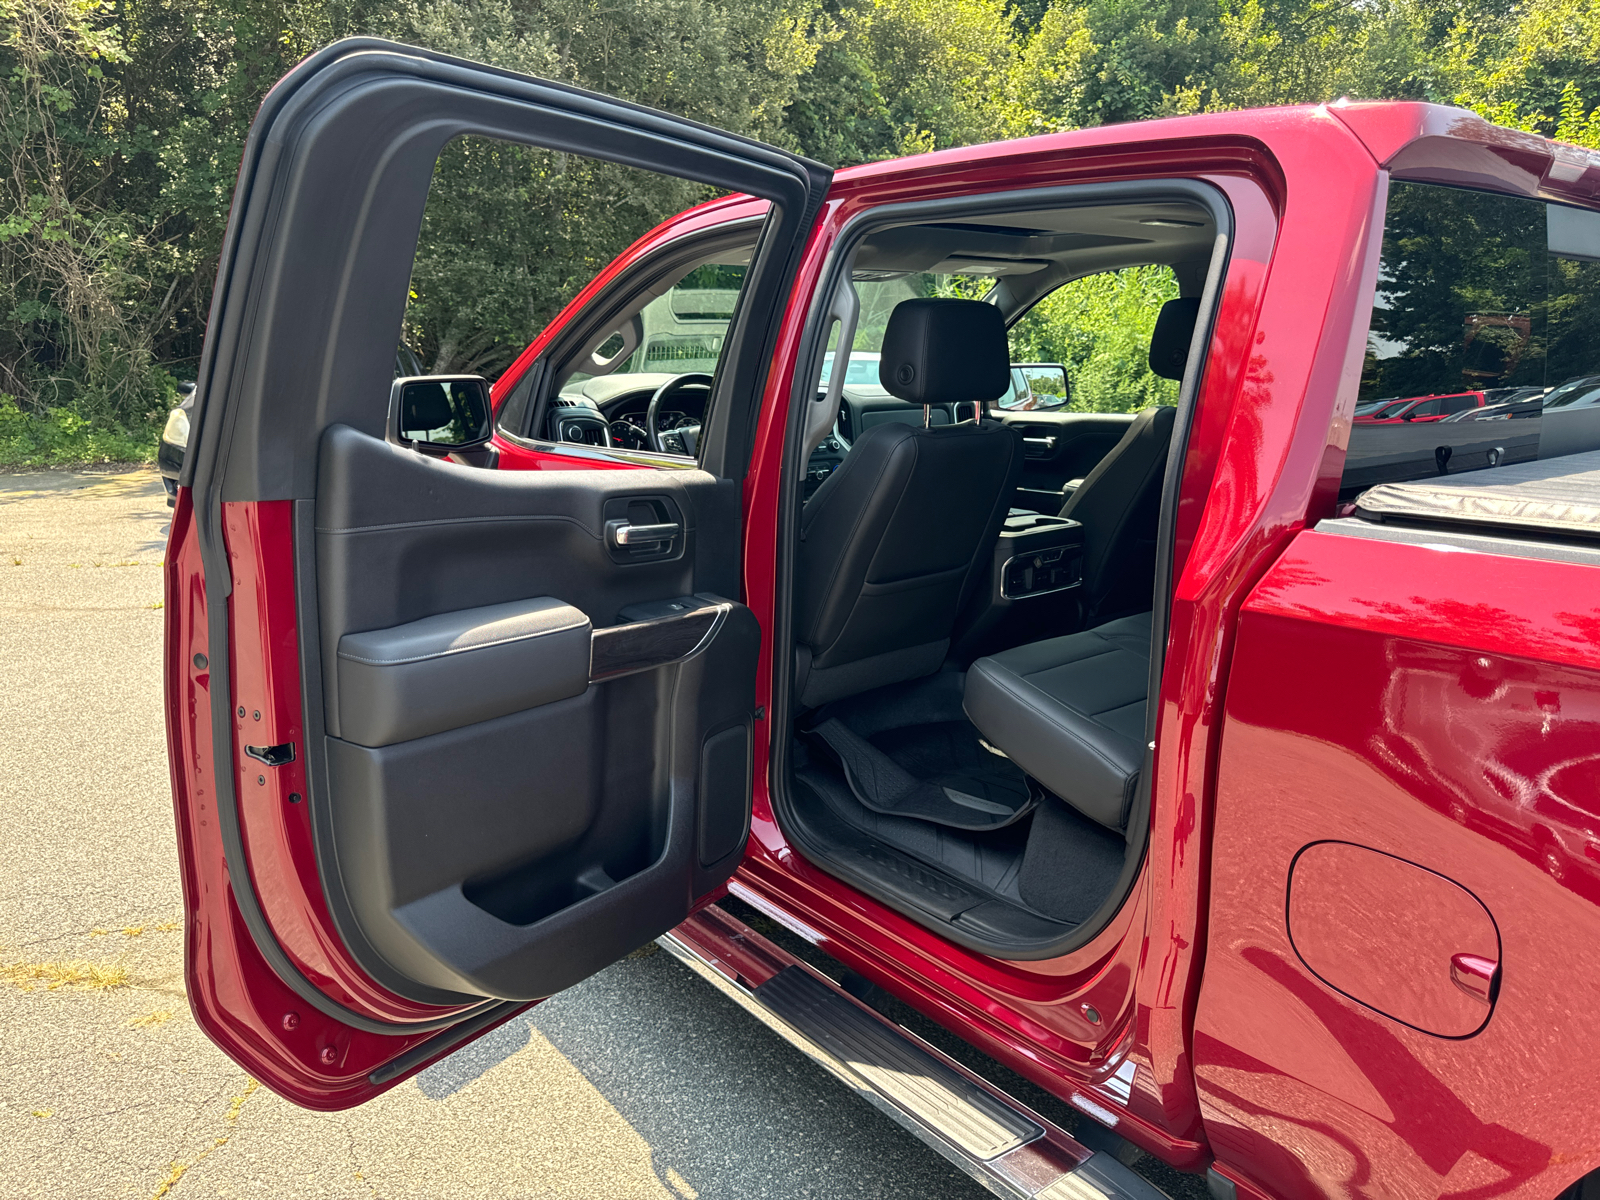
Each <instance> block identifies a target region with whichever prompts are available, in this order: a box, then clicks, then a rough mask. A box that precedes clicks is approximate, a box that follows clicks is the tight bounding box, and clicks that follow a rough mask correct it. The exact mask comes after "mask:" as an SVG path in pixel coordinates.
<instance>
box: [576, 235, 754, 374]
mask: <svg viewBox="0 0 1600 1200" xmlns="http://www.w3.org/2000/svg"><path fill="white" fill-rule="evenodd" d="M741 257H748V252H747V251H746V252H744V254H743V255H741ZM747 269H748V268H747V267H746V266H745V264H744V263H737V262H709V263H702V264H701V265H700V266H698V267H696V268H695V269H694V270H692V271H690V272H689V273H688V274H687V275H685V276H684V277H683V278H682V279H680V280H678V282H677V283H675V284H673V285H672V287H671V288H669V289H668V290H667V291H666V292H664V293H663V294H662V295H660V296H657V297H656V298H655V299H653V300H651V301H650V303H648V304H646V305H645V306H644V307H643V308H642V309H640V310H639V314H638V316H637V317H636V318H635V319H634V320H633V321H632V322H630V324H629V325H627V326H624V327H622V328H620V329H618V330H617V331H616V332H615V333H613V334H612V335H611V336H610V337H609V338H607V339H606V340H605V341H604V342H602V343H601V344H600V345H599V346H598V347H596V349H595V351H594V353H593V355H592V356H590V357H589V358H588V359H587V360H586V365H588V366H592V367H594V368H596V369H592V370H581V371H574V372H573V373H572V374H571V375H569V376H568V377H567V380H566V383H565V385H564V386H566V387H571V386H572V385H574V384H578V383H583V382H584V381H585V380H589V379H593V378H594V377H595V376H597V375H635V374H647V373H656V374H665V375H683V374H686V373H687V372H690V371H703V372H705V373H706V374H708V375H709V374H712V373H714V372H715V371H716V369H717V360H718V359H719V358H720V357H721V356H722V347H723V343H724V342H725V341H726V340H727V335H728V326H729V324H731V323H732V321H733V310H734V307H735V306H736V305H737V303H738V301H739V289H740V288H741V287H743V286H744V277H745V272H746V270H747ZM631 339H637V342H636V344H635V345H634V346H633V348H632V349H631V350H629V341H630V340H631ZM619 356H620V357H619Z"/></svg>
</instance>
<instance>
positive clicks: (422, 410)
mask: <svg viewBox="0 0 1600 1200" xmlns="http://www.w3.org/2000/svg"><path fill="white" fill-rule="evenodd" d="M401 395H402V396H403V397H404V398H405V399H404V403H405V411H404V412H403V413H401V414H400V428H401V429H409V430H412V431H413V432H421V431H424V430H430V429H443V428H444V427H445V426H446V425H448V424H450V422H451V421H453V420H454V419H455V413H453V412H451V411H450V399H449V397H447V396H446V395H445V394H444V384H442V383H421V384H418V383H413V384H410V385H409V386H407V387H406V389H405V391H404V392H402V393H401Z"/></svg>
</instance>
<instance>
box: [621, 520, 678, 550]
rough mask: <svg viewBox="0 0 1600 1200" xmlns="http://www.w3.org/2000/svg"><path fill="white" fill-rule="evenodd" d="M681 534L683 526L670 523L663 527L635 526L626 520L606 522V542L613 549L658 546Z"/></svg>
mask: <svg viewBox="0 0 1600 1200" xmlns="http://www.w3.org/2000/svg"><path fill="white" fill-rule="evenodd" d="M682 532H683V526H682V525H678V524H675V523H672V522H668V523H667V524H664V525H635V524H633V523H632V522H631V521H628V520H615V521H607V522H606V541H607V542H609V543H610V544H611V546H612V547H613V548H616V547H620V546H645V545H659V544H660V543H662V542H670V541H672V540H673V539H674V538H675V537H677V536H678V535H679V534H680V533H682Z"/></svg>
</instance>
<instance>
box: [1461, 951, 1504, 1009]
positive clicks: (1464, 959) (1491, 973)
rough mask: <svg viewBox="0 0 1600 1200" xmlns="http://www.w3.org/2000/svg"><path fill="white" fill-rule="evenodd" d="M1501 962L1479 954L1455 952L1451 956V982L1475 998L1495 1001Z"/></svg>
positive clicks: (1490, 1001) (1487, 1001) (1489, 1002)
mask: <svg viewBox="0 0 1600 1200" xmlns="http://www.w3.org/2000/svg"><path fill="white" fill-rule="evenodd" d="M1499 974H1500V964H1499V963H1497V962H1495V961H1494V959H1492V958H1484V957H1482V956H1481V955H1477V954H1455V955H1452V956H1451V958H1450V982H1451V983H1453V984H1455V985H1456V986H1457V987H1458V988H1460V989H1461V990H1462V991H1463V992H1465V993H1466V994H1467V995H1469V996H1471V997H1472V998H1473V999H1475V1000H1482V1001H1483V1002H1484V1003H1485V1004H1493V1003H1494V993H1495V983H1496V981H1497V980H1496V977H1497V976H1498V975H1499Z"/></svg>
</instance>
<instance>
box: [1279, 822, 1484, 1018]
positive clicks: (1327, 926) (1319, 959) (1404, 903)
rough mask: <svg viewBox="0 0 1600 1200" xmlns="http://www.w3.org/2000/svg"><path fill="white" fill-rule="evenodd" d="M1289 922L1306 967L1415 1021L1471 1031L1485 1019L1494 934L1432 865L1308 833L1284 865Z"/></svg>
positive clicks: (1464, 894) (1355, 996)
mask: <svg viewBox="0 0 1600 1200" xmlns="http://www.w3.org/2000/svg"><path fill="white" fill-rule="evenodd" d="M1288 928H1289V941H1290V943H1291V944H1292V945H1293V946H1294V950H1295V953H1296V954H1298V955H1299V956H1300V961H1301V962H1303V963H1304V964H1305V965H1306V969H1307V970H1309V971H1310V972H1311V973H1312V974H1313V975H1315V976H1316V977H1317V978H1318V979H1320V980H1322V982H1323V983H1325V984H1327V985H1328V986H1329V987H1331V988H1333V989H1334V990H1335V991H1338V992H1343V993H1344V994H1345V995H1346V996H1349V997H1350V998H1351V999H1352V1000H1356V1001H1359V1002H1360V1003H1362V1004H1365V1005H1366V1006H1367V1007H1368V1008H1373V1009H1376V1010H1377V1011H1378V1012H1381V1013H1383V1014H1384V1015H1385V1016H1388V1017H1393V1018H1394V1019H1395V1020H1396V1021H1400V1022H1402V1023H1403V1024H1406V1025H1410V1026H1411V1027H1412V1028H1413V1029H1420V1030H1422V1031H1423V1032H1424V1033H1433V1034H1437V1035H1439V1036H1440V1037H1469V1036H1471V1035H1472V1034H1474V1033H1477V1032H1478V1030H1479V1029H1481V1028H1483V1023H1484V1022H1485V1021H1487V1020H1488V1019H1489V1009H1490V1002H1489V989H1490V983H1491V981H1492V978H1493V975H1494V972H1495V971H1496V970H1497V968H1498V966H1499V961H1500V934H1499V932H1498V931H1497V930H1496V929H1495V927H1494V918H1493V917H1491V916H1490V915H1489V911H1488V910H1487V909H1486V908H1484V907H1483V904H1482V903H1481V902H1480V901H1479V900H1478V898H1477V897H1476V896H1474V895H1473V894H1472V893H1471V892H1469V891H1467V889H1466V888H1464V887H1461V886H1460V885H1458V884H1455V883H1452V882H1451V881H1450V880H1448V879H1446V878H1445V877H1444V876H1443V875H1440V874H1438V873H1437V872H1435V871H1428V870H1425V869H1423V868H1422V867H1419V866H1417V865H1416V864H1415V863H1409V862H1406V861H1405V859H1402V858H1395V857H1394V856H1393V855H1390V854H1379V853H1378V852H1377V851H1375V850H1369V849H1367V848H1366V847H1365V846H1353V845H1351V844H1350V843H1348V842H1314V843H1312V844H1311V845H1309V846H1307V847H1306V848H1305V849H1303V850H1301V851H1300V853H1299V854H1298V855H1296V856H1295V860H1294V865H1293V866H1292V867H1291V868H1290V870H1289V916H1288ZM1479 982H1481V985H1482V986H1481V988H1480V987H1475V986H1471V985H1473V984H1477V983H1479Z"/></svg>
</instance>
